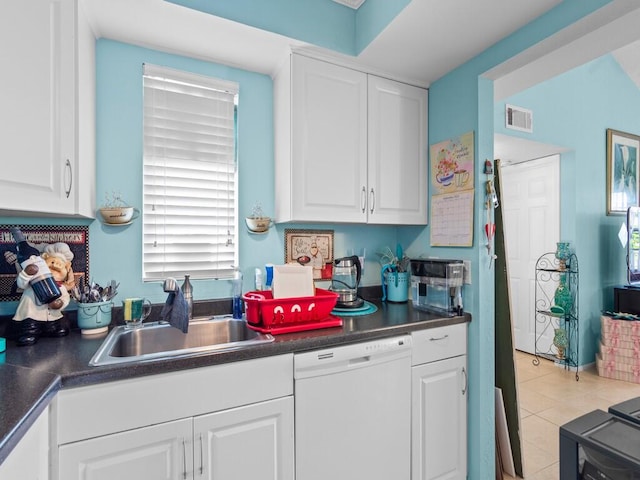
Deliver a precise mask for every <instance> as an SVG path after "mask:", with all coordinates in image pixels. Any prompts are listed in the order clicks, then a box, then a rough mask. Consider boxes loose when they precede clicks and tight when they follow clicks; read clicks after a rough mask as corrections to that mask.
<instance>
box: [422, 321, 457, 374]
mask: <svg viewBox="0 0 640 480" xmlns="http://www.w3.org/2000/svg"><path fill="white" fill-rule="evenodd" d="M411 337H412V342H413V350H412V353H411V363H412V365H420V364H421V363H429V362H434V361H436V360H443V359H445V358H451V357H457V356H459V355H466V353H467V324H466V323H458V324H456V325H447V326H445V327H437V328H428V329H426V330H420V331H417V332H413V333H411Z"/></svg>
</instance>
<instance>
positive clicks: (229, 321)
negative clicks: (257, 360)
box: [89, 316, 274, 366]
mask: <svg viewBox="0 0 640 480" xmlns="http://www.w3.org/2000/svg"><path fill="white" fill-rule="evenodd" d="M273 340H274V339H273V336H271V335H269V334H263V333H259V332H256V331H254V330H251V329H250V328H249V327H247V324H246V322H245V321H244V320H239V319H233V318H231V317H230V316H225V317H210V318H203V319H201V320H193V321H191V323H190V324H189V332H188V333H186V334H184V333H182V332H181V331H180V330H178V329H177V328H174V327H172V326H171V325H169V324H168V323H165V322H152V323H147V324H143V326H142V327H140V328H137V329H134V330H126V329H125V327H124V326H120V327H116V328H114V329H113V330H111V332H109V335H108V336H107V337H106V338H105V339H104V342H102V345H101V346H100V348H99V349H98V351H97V352H96V354H95V355H94V356H93V358H92V359H91V361H90V362H89V365H92V366H101V365H111V364H117V363H126V362H142V361H148V360H157V359H160V358H170V357H182V356H189V355H195V354H200V353H203V352H226V351H229V350H237V349H240V348H246V347H249V346H252V345H258V344H262V343H269V342H273Z"/></svg>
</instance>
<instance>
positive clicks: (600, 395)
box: [504, 352, 640, 480]
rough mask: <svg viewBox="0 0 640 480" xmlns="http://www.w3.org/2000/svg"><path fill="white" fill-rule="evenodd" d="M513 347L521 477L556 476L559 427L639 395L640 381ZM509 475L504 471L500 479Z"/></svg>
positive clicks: (549, 478)
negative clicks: (536, 356) (537, 356)
mask: <svg viewBox="0 0 640 480" xmlns="http://www.w3.org/2000/svg"><path fill="white" fill-rule="evenodd" d="M533 358H534V357H533V355H529V354H526V353H522V352H516V364H517V365H516V369H517V381H518V398H519V403H520V418H521V424H520V428H521V440H522V449H523V452H524V453H523V456H524V459H523V461H524V478H525V480H559V464H558V448H559V446H558V443H559V440H558V428H559V426H560V425H564V424H565V423H567V422H568V421H570V420H573V419H574V418H576V417H579V416H580V415H583V414H585V413H588V412H590V411H592V410H595V409H597V408H599V409H601V410H605V411H606V410H607V409H608V408H609V406H610V405H613V404H616V403H619V402H622V401H624V400H628V399H630V398H634V397H639V396H640V384H636V383H629V382H622V381H618V380H612V379H608V378H604V377H600V376H598V372H597V371H596V369H595V365H593V366H592V367H590V368H586V369H585V370H582V371H580V372H579V373H580V381H578V382H576V379H575V370H571V371H568V370H564V369H563V368H560V367H557V366H555V364H554V363H553V362H551V361H549V360H544V359H541V360H540V365H538V366H535V365H533V363H532V360H533ZM512 478H513V477H511V476H509V475H505V476H504V479H505V480H506V479H512Z"/></svg>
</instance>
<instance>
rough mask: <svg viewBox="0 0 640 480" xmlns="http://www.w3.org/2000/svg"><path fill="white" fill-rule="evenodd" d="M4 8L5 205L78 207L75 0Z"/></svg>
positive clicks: (0, 188)
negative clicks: (75, 191) (74, 170)
mask: <svg viewBox="0 0 640 480" xmlns="http://www.w3.org/2000/svg"><path fill="white" fill-rule="evenodd" d="M2 10H3V11H2V15H1V16H0V45H1V46H0V52H1V55H0V56H1V57H2V61H3V72H4V73H3V80H2V82H3V87H2V90H1V91H0V106H1V108H0V144H1V145H2V158H3V162H2V164H3V166H5V167H6V168H4V169H3V174H2V176H0V210H16V211H25V212H55V213H72V212H73V210H74V208H75V198H74V195H71V185H72V183H71V182H72V178H71V176H72V168H73V165H74V163H75V153H74V149H73V135H74V132H73V126H74V123H73V122H74V115H75V113H74V110H73V106H74V91H75V83H74V75H75V68H74V44H73V25H74V18H75V17H74V15H75V10H74V0H33V1H28V2H25V1H23V0H7V1H5V2H3V4H2ZM70 28H71V29H70ZM70 138H71V140H69V139H70Z"/></svg>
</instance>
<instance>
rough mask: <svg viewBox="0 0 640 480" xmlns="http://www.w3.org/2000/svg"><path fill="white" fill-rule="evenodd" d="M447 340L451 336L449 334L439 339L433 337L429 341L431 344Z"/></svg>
mask: <svg viewBox="0 0 640 480" xmlns="http://www.w3.org/2000/svg"><path fill="white" fill-rule="evenodd" d="M447 338H449V334H448V333H447V334H446V335H443V336H442V337H438V338H433V337H431V338H430V339H429V341H430V342H439V341H440V340H445V339H447Z"/></svg>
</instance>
